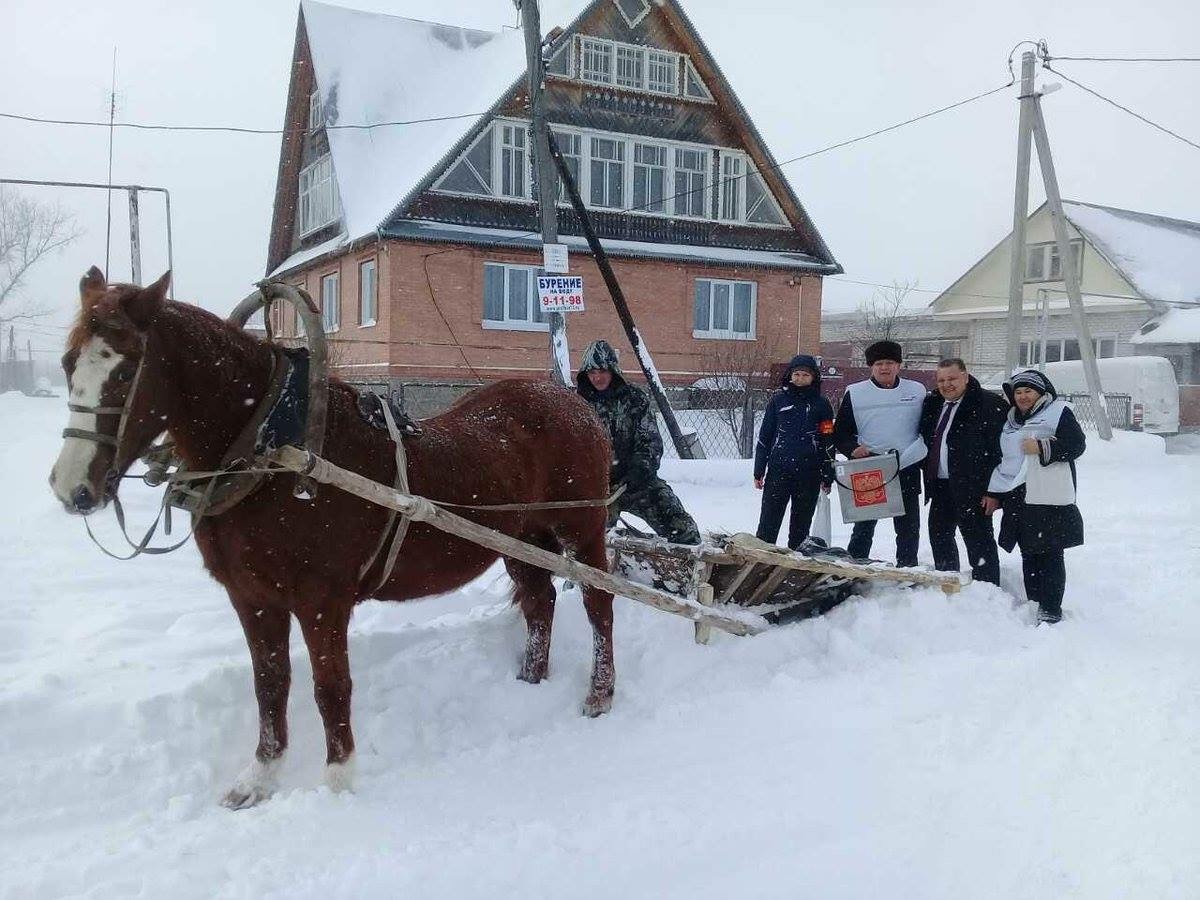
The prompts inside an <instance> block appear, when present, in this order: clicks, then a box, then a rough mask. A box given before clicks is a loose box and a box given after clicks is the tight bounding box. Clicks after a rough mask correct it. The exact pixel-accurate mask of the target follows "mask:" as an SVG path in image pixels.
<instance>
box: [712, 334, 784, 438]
mask: <svg viewBox="0 0 1200 900" xmlns="http://www.w3.org/2000/svg"><path fill="white" fill-rule="evenodd" d="M778 348H779V341H778V339H777V338H768V337H765V336H760V337H759V338H758V339H757V340H753V341H713V342H712V346H711V347H710V348H709V350H708V351H707V352H706V353H705V355H704V357H703V358H702V359H701V361H700V367H701V370H702V371H703V372H704V373H705V377H704V378H702V379H700V380H699V381H698V382H696V385H695V393H696V399H697V401H698V403H699V404H700V405H703V406H704V407H705V408H707V409H711V410H713V413H714V414H715V416H716V417H717V419H718V421H719V422H720V423H721V425H722V426H723V428H722V431H724V430H725V429H728V430H729V433H730V434H731V435H733V439H734V442H735V443H736V445H737V448H738V452H739V453H740V454H741V456H742V457H743V458H744V459H748V458H750V457H751V456H753V455H754V428H755V421H756V418H757V414H758V413H759V412H760V411H761V410H762V409H763V407H764V406H765V405H766V401H767V398H768V397H769V396H770V393H771V390H770V389H771V387H772V385H771V383H770V373H771V365H772V363H777V362H780V361H781V360H780V358H779V349H778Z"/></svg>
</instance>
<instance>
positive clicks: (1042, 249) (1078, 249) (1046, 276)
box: [1025, 238, 1083, 284]
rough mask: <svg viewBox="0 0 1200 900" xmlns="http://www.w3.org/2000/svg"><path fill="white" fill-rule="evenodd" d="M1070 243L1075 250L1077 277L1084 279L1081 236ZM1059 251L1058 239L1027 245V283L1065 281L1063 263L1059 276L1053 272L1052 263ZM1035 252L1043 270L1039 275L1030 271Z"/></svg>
mask: <svg viewBox="0 0 1200 900" xmlns="http://www.w3.org/2000/svg"><path fill="white" fill-rule="evenodd" d="M1068 243H1069V245H1070V247H1071V248H1072V249H1073V250H1074V251H1075V268H1076V273H1075V274H1076V277H1077V278H1080V279H1082V278H1083V241H1082V240H1081V239H1080V238H1072V239H1071V240H1070V241H1069V242H1068ZM1057 252H1058V242H1057V241H1043V242H1041V243H1037V244H1029V245H1027V246H1026V247H1025V284H1043V283H1045V282H1058V281H1064V280H1065V278H1064V276H1063V272H1062V266H1061V264H1060V266H1059V272H1058V275H1057V276H1055V275H1054V274H1053V273H1052V272H1051V263H1052V262H1053V260H1054V259H1056V258H1057V257H1056V254H1057ZM1035 254H1036V255H1037V256H1038V257H1040V262H1041V272H1040V275H1038V276H1034V275H1031V274H1030V272H1029V267H1030V264H1031V263H1032V262H1033V259H1034V256H1035Z"/></svg>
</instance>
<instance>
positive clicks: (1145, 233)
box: [1063, 200, 1200, 301]
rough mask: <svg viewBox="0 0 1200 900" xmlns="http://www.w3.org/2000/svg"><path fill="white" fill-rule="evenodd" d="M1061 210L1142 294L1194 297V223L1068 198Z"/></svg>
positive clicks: (1198, 239) (1197, 225)
mask: <svg viewBox="0 0 1200 900" xmlns="http://www.w3.org/2000/svg"><path fill="white" fill-rule="evenodd" d="M1063 211H1064V212H1065V213H1066V215H1067V218H1068V219H1070V220H1071V224H1073V225H1074V226H1075V227H1076V228H1078V229H1079V230H1080V231H1081V232H1083V235H1084V237H1086V238H1087V239H1088V241H1089V242H1090V243H1091V244H1092V246H1094V247H1095V248H1096V249H1097V250H1098V251H1100V253H1102V254H1103V255H1104V257H1105V258H1106V259H1107V260H1108V261H1109V262H1110V263H1112V264H1113V265H1114V266H1115V267H1116V268H1117V269H1118V270H1119V271H1120V272H1121V274H1122V275H1124V276H1125V278H1126V280H1128V281H1129V283H1130V284H1132V285H1133V286H1134V287H1135V288H1137V290H1138V292H1139V293H1141V294H1142V296H1144V297H1146V298H1147V299H1150V300H1162V301H1170V300H1197V299H1200V222H1186V221H1184V220H1182V219H1168V218H1166V217H1164V216H1155V215H1150V214H1149V213H1139V212H1131V211H1130V210H1127V209H1114V208H1113V207H1110V206H1096V205H1095V204H1092V203H1080V202H1078V201H1074V200H1064V201H1063Z"/></svg>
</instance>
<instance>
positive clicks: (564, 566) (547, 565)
mask: <svg viewBox="0 0 1200 900" xmlns="http://www.w3.org/2000/svg"><path fill="white" fill-rule="evenodd" d="M271 459H272V461H273V462H276V463H278V464H279V465H281V466H283V467H285V468H287V469H291V470H292V471H293V472H297V473H299V474H301V475H306V476H308V477H309V478H312V479H314V480H315V481H319V482H321V483H323V484H332V485H333V486H334V487H337V488H340V489H341V490H343V491H346V492H347V493H350V494H354V495H355V496H356V497H361V498H362V499H364V500H368V501H370V502H371V503H375V504H377V505H379V506H386V507H388V508H389V509H395V510H399V511H400V512H401V513H403V514H404V515H406V516H408V517H409V518H412V519H416V520H417V521H419V522H427V523H428V524H430V525H432V526H433V527H434V528H438V529H441V530H442V531H446V532H449V533H450V534H455V535H458V536H459V537H461V538H465V539H466V540H469V541H471V542H473V543H476V544H479V545H481V546H484V547H487V548H489V549H491V550H495V551H496V552H497V553H500V554H503V555H504V556H510V557H513V558H515V559H519V560H522V561H523V562H527V563H530V564H531V565H535V566H538V567H540V568H543V569H547V570H549V571H551V572H553V573H555V574H556V575H561V576H563V577H564V578H570V579H573V580H575V581H578V582H581V583H583V584H588V585H591V586H592V587H596V588H600V589H602V590H606V591H611V592H612V593H614V594H620V595H621V596H623V597H628V598H629V599H631V600H637V601H638V602H639V603H645V604H647V605H648V606H653V607H654V608H655V609H661V610H662V611H663V612H669V613H673V614H675V615H677V616H683V617H684V618H686V619H691V620H692V621H694V622H702V623H705V624H708V625H711V626H713V627H714V628H719V629H721V630H722V631H726V632H728V633H729V634H736V635H739V636H743V637H744V636H746V635H750V634H757V633H758V632H760V631H763V630H765V629H766V628H767V624H766V622H765V621H763V619H762V618H761V617H760V616H756V615H754V614H753V613H743V612H738V613H722V612H715V611H713V610H708V609H705V608H704V607H702V606H700V605H699V604H698V603H694V602H692V601H691V600H688V599H686V598H682V597H677V596H675V595H674V594H669V593H667V592H666V591H660V590H657V589H655V588H651V587H647V586H646V585H642V584H638V583H637V582H635V581H630V580H628V579H626V578H621V577H619V576H616V575H613V574H611V573H609V572H604V571H602V570H600V569H597V568H594V567H592V566H589V565H585V564H584V563H581V562H578V561H577V560H574V559H570V558H568V557H566V556H561V555H559V554H557V553H552V552H550V551H549V550H543V549H542V548H541V547H534V546H533V545H531V544H527V543H525V542H524V541H519V540H517V539H516V538H513V537H509V536H508V535H506V534H502V533H501V532H499V531H496V530H495V529H493V528H488V527H486V526H484V525H480V524H478V523H477V522H472V521H471V520H470V519H464V518H463V517H462V516H459V515H456V514H454V513H452V512H448V511H446V510H444V509H441V508H440V507H438V506H435V505H434V504H432V503H430V502H429V501H428V500H426V499H424V498H422V497H413V496H411V495H409V494H405V493H402V492H400V491H397V490H393V489H392V488H390V487H387V486H386V485H383V484H380V483H379V482H376V481H372V480H371V479H369V478H364V477H363V476H362V475H359V474H358V473H357V472H351V471H349V470H348V469H343V468H341V467H340V466H336V465H334V464H333V463H331V462H329V461H328V460H324V459H322V458H321V457H319V456H316V455H315V454H312V453H308V452H307V451H304V450H300V449H298V448H296V447H281V448H279V449H278V450H276V451H274V452H273V453H272V454H271Z"/></svg>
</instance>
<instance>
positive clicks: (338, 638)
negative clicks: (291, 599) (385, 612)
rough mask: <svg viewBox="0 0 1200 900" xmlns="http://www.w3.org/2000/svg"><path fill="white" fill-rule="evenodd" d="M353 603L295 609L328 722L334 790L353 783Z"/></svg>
mask: <svg viewBox="0 0 1200 900" xmlns="http://www.w3.org/2000/svg"><path fill="white" fill-rule="evenodd" d="M353 609H354V605H353V604H352V603H350V602H346V603H344V604H342V605H340V606H339V605H335V604H330V605H329V606H327V607H324V608H322V607H316V606H310V607H305V608H304V609H303V610H298V611H297V612H296V618H297V619H299V620H300V630H301V631H302V632H303V634H304V643H305V644H307V645H308V657H309V659H310V660H311V661H312V670H313V692H314V694H315V695H316V698H317V709H318V710H319V711H320V713H321V721H322V722H323V723H324V724H325V783H326V784H327V785H328V786H329V787H330V788H331V789H332V790H334V791H348V790H350V789H351V788H352V787H353V786H354V784H353V781H354V734H353V732H351V730H350V691H351V681H350V651H349V647H348V646H347V642H346V632H347V630H348V629H349V627H350V613H351V612H352V611H353Z"/></svg>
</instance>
